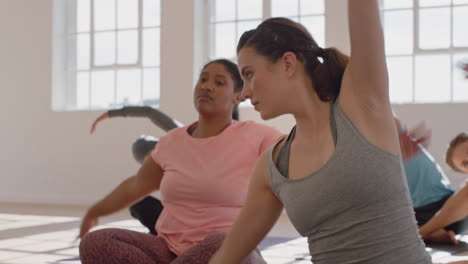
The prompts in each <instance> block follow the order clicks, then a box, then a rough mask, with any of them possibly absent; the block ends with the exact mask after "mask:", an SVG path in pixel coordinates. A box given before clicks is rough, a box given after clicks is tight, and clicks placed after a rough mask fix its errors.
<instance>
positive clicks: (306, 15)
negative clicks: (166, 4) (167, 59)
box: [208, 0, 325, 59]
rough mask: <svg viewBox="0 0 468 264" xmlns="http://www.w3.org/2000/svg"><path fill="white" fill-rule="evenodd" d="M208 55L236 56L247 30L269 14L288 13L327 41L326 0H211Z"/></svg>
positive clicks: (321, 39) (316, 35)
mask: <svg viewBox="0 0 468 264" xmlns="http://www.w3.org/2000/svg"><path fill="white" fill-rule="evenodd" d="M209 1H210V2H209V3H210V4H209V7H210V8H209V9H210V12H209V13H210V20H209V34H208V36H209V40H210V43H209V45H208V50H209V53H208V56H209V58H210V59H214V58H229V59H234V58H235V56H236V44H237V41H238V40H239V38H240V36H241V35H242V33H243V32H245V31H246V30H250V29H254V28H255V27H257V26H258V24H260V23H261V21H262V20H265V19H267V18H269V17H280V16H281V17H288V18H291V19H293V20H295V21H297V22H300V23H302V24H303V25H304V26H305V27H306V28H307V29H308V30H309V31H310V32H311V33H312V35H313V36H314V38H315V40H316V41H317V43H318V44H319V45H321V46H324V43H325V11H324V0H314V1H310V0H209Z"/></svg>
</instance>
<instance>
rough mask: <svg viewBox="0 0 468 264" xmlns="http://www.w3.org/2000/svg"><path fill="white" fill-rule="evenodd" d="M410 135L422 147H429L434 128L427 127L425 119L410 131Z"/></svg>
mask: <svg viewBox="0 0 468 264" xmlns="http://www.w3.org/2000/svg"><path fill="white" fill-rule="evenodd" d="M409 136H410V137H411V138H412V139H413V140H415V141H416V142H417V143H418V144H421V146H422V147H424V148H427V147H429V145H430V144H431V139H432V130H431V129H429V128H427V127H426V123H425V122H424V121H423V122H421V123H419V124H418V125H417V126H416V127H414V128H413V129H411V130H410V131H409Z"/></svg>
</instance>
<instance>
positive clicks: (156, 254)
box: [80, 228, 266, 264]
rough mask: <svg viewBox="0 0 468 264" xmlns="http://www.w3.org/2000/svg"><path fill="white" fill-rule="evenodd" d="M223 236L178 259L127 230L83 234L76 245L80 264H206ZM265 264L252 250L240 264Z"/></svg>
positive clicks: (211, 237)
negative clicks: (78, 249) (78, 244)
mask: <svg viewBox="0 0 468 264" xmlns="http://www.w3.org/2000/svg"><path fill="white" fill-rule="evenodd" d="M224 237H225V234H224V233H217V234H212V235H209V236H208V237H206V238H205V240H203V241H202V242H200V243H199V244H198V245H195V246H193V247H192V248H190V249H188V250H187V251H185V252H184V253H182V254H181V255H180V256H176V255H175V254H174V253H172V252H171V251H170V250H169V248H168V247H167V245H166V242H164V240H163V239H161V238H159V237H156V236H154V235H149V234H144V233H139V232H134V231H130V230H123V229H116V228H109V229H102V230H97V231H94V232H91V233H89V234H87V235H86V236H85V237H84V238H83V240H82V241H81V244H80V258H81V261H82V263H83V264H94V263H97V264H102V263H106V264H117V263H132V264H168V263H171V264H206V263H208V261H209V260H210V258H211V256H213V254H214V253H215V252H216V251H217V250H218V248H219V247H220V246H221V244H222V243H223V240H224ZM264 263H266V262H265V261H264V260H263V258H262V256H261V255H260V253H259V252H258V251H257V250H255V251H254V252H252V253H251V254H250V255H249V256H248V257H247V259H246V260H245V261H244V262H243V264H264Z"/></svg>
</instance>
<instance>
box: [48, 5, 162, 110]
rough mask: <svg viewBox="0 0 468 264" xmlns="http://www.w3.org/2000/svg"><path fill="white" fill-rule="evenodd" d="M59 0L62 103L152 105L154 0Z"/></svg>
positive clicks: (156, 33)
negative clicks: (63, 25) (64, 15)
mask: <svg viewBox="0 0 468 264" xmlns="http://www.w3.org/2000/svg"><path fill="white" fill-rule="evenodd" d="M57 1H63V0H57ZM63 2H66V4H63V3H62V4H61V6H62V7H63V9H62V11H64V12H66V13H67V14H68V18H67V19H66V20H65V21H64V22H65V23H66V28H65V30H64V33H65V35H64V36H63V37H64V38H65V39H66V40H65V41H64V43H65V48H64V52H63V53H62V54H63V55H64V56H65V57H66V60H65V63H64V65H65V67H64V68H65V69H64V72H65V74H64V75H63V79H64V80H63V82H62V83H63V85H62V86H63V87H62V89H64V90H65V91H62V93H63V96H62V100H65V102H66V103H64V104H62V106H63V108H65V109H99V108H112V107H117V106H122V105H128V104H132V105H135V104H151V105H158V104H159V72H160V71H159V65H160V58H159V57H160V51H159V50H160V48H159V43H160V41H159V37H160V0H69V1H63ZM56 23H57V21H56Z"/></svg>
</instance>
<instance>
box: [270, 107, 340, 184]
mask: <svg viewBox="0 0 468 264" xmlns="http://www.w3.org/2000/svg"><path fill="white" fill-rule="evenodd" d="M330 130H331V133H332V137H333V141H334V142H335V145H336V123H335V111H334V108H333V104H330ZM295 135H296V126H294V127H293V128H292V130H291V132H290V133H289V135H288V137H287V138H286V141H285V142H284V144H283V146H282V147H281V149H280V150H279V153H278V158H277V160H276V167H277V168H278V171H279V172H280V173H281V174H282V175H284V176H285V177H287V178H289V153H290V151H291V143H292V141H293V139H294V136H295Z"/></svg>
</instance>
